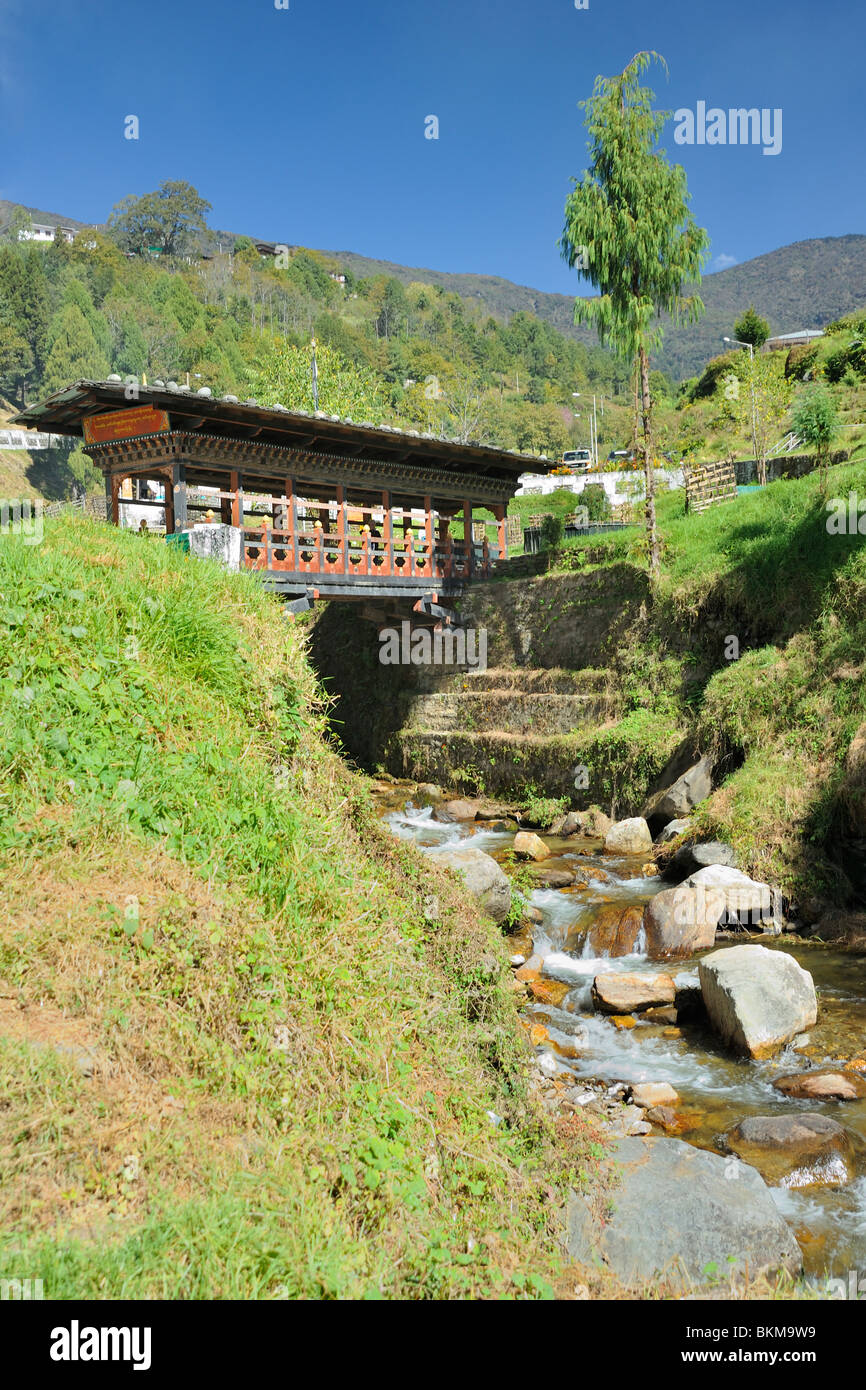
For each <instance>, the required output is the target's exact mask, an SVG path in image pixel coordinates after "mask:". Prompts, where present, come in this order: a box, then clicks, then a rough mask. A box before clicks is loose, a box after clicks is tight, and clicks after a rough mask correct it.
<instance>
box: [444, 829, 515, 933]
mask: <svg viewBox="0 0 866 1390" xmlns="http://www.w3.org/2000/svg"><path fill="white" fill-rule="evenodd" d="M427 853H428V854H429V855H430V857H431V858H432V859H434V860H435V861H436V862H437V863H439V864H442V865H444V867H445V868H447V869H454V870H455V872H457V873H458V874H460V876H461V877H462V879H463V881H464V883H465V884H466V887H467V889H468V891H469V892H470V893H471V895H472V897H473V898H475V900H476V902H477V903H478V904H479V906H480V907H481V908H482V909H483V911H484V912H486V913H487V915H488V917H492V918H493V920H494V922H499V923H502V922H504V921H505V919H506V917H507V916H508V914H509V912H510V910H511V884H510V883H509V881H508V878H507V877H506V875H505V874H504V873H503V871H502V869H500V867H499V865H498V864H497V862H496V860H495V859H491V857H490V855H489V854H485V853H484V851H483V849H474V848H473V847H472V846H470V845H459V846H458V845H442V846H440V847H439V848H437V849H431V850H428V851H427Z"/></svg>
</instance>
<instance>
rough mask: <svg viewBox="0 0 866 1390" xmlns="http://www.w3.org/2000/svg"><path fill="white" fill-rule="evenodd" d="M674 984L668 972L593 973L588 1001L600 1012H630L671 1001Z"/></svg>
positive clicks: (671, 1002)
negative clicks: (657, 973)
mask: <svg viewBox="0 0 866 1390" xmlns="http://www.w3.org/2000/svg"><path fill="white" fill-rule="evenodd" d="M676 997H677V991H676V986H675V984H674V982H673V980H672V979H671V977H670V975H648V974H642V973H638V972H635V973H634V974H624V973H623V974H620V972H619V971H611V972H610V974H604V975H596V977H595V979H594V980H593V982H592V1002H593V1004H594V1005H595V1007H596V1009H598V1011H599V1013H603V1014H633V1013H639V1012H640V1011H641V1010H642V1009H651V1008H654V1007H655V1006H656V1005H659V1004H673V1002H674V1000H675V999H676Z"/></svg>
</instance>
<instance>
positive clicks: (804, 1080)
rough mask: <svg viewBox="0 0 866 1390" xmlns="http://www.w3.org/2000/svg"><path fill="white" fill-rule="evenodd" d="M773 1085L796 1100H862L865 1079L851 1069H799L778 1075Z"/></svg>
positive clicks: (865, 1086)
mask: <svg viewBox="0 0 866 1390" xmlns="http://www.w3.org/2000/svg"><path fill="white" fill-rule="evenodd" d="M773 1085H774V1086H775V1088H776V1090H777V1091H781V1092H782V1095H783V1096H792V1097H795V1098H796V1099H797V1100H863V1099H864V1097H866V1081H864V1080H863V1078H862V1077H860V1076H858V1075H857V1074H856V1072H853V1071H830V1070H823V1071H801V1072H794V1073H793V1074H792V1075H791V1076H780V1077H779V1079H778V1081H774V1082H773Z"/></svg>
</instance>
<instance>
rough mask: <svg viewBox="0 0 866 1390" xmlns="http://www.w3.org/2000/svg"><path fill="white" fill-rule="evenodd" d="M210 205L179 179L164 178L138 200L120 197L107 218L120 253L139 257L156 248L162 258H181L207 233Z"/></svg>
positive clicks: (189, 185) (188, 184)
mask: <svg viewBox="0 0 866 1390" xmlns="http://www.w3.org/2000/svg"><path fill="white" fill-rule="evenodd" d="M210 210H211V204H210V203H209V202H207V200H206V199H205V198H202V197H201V195H200V194H199V193H198V192H197V190H196V189H195V188H193V186H192V184H191V183H185V182H184V181H183V180H171V179H167V180H165V182H163V183H161V184H160V186H159V188H158V189H156V191H155V192H153V193H145V194H144V196H143V197H142V198H135V197H129V198H124V199H123V201H122V202H120V203H118V204H117V206H116V207H115V208H114V209H113V211H112V213H111V216H110V217H109V219H108V226H109V229H110V231H111V234H112V236H113V237H114V238H115V240H116V241H117V243H118V245H119V246H120V247H121V249H122V250H124V251H131V252H134V253H135V254H136V255H139V256H140V255H142V254H143V253H144V252H145V251H147V250H148V248H150V247H156V248H157V249H158V250H159V251H160V253H161V254H162V255H164V256H182V255H183V254H184V252H185V251H186V250H187V249H188V248H189V246H190V244H191V242H192V241H193V240H194V238H195V237H196V236H199V235H201V233H202V232H205V231H206V230H207V222H206V221H205V213H207V212H210Z"/></svg>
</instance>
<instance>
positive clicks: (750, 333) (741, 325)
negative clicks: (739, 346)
mask: <svg viewBox="0 0 866 1390" xmlns="http://www.w3.org/2000/svg"><path fill="white" fill-rule="evenodd" d="M769 336H770V325H769V324H768V323H767V320H766V319H762V318H761V315H760V314H759V313H758V311H757V309H756V308H755V306H754V304H750V305H749V307H748V309H747V310H746V312H745V313H744V314H743V315H742V316H741V317H740V318H738V319H737V322H736V323H735V324H734V337H735V338H737V339H739V341H740V342H741V343H751V345H752V347H753V348H754V349H755V351H756V352H757V350H758V348H762V347H763V346H764V343H765V342H766V341H767V339H768V338H769Z"/></svg>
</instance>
